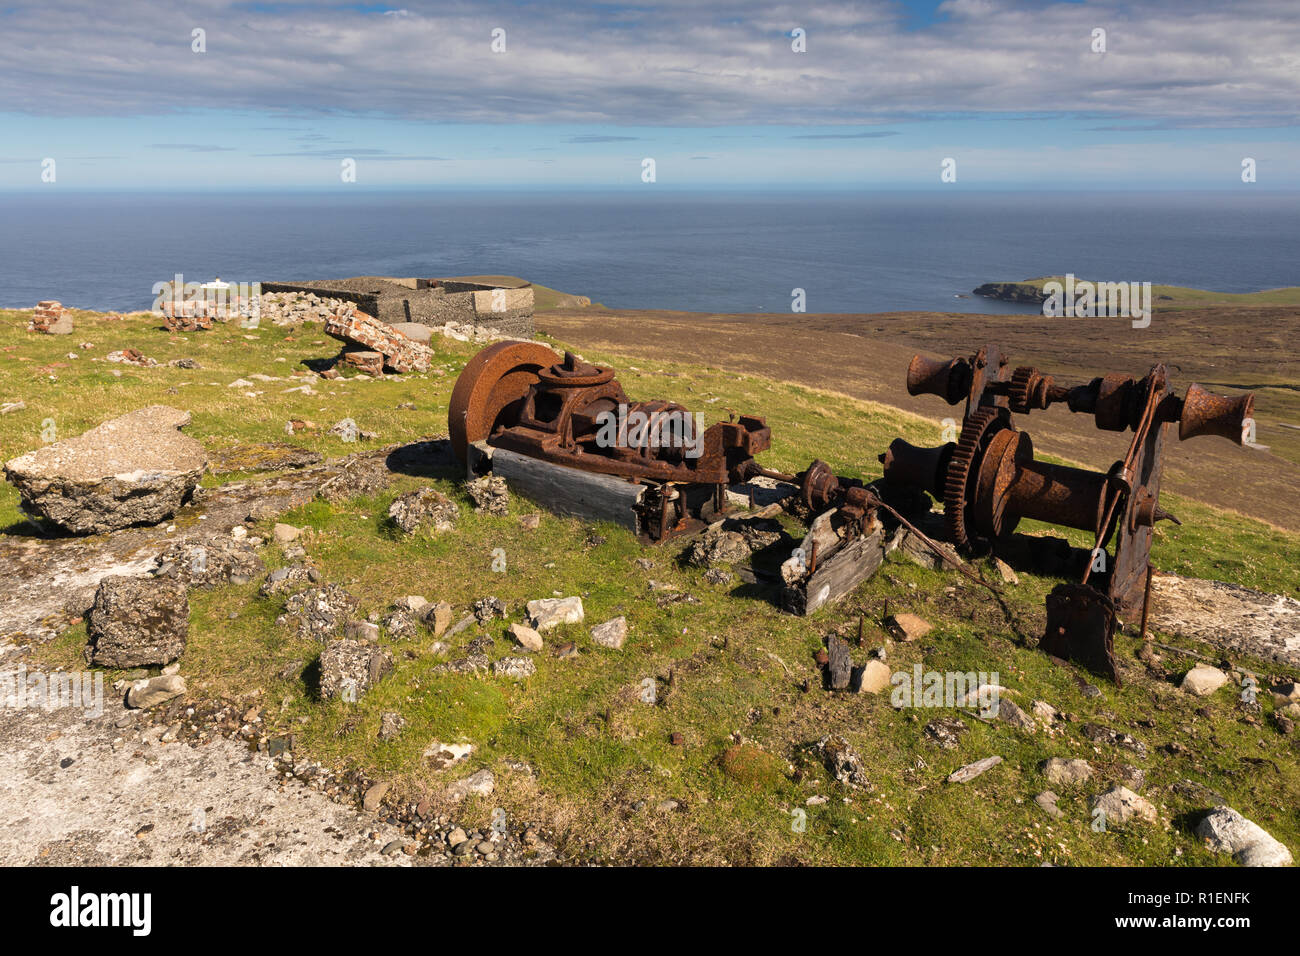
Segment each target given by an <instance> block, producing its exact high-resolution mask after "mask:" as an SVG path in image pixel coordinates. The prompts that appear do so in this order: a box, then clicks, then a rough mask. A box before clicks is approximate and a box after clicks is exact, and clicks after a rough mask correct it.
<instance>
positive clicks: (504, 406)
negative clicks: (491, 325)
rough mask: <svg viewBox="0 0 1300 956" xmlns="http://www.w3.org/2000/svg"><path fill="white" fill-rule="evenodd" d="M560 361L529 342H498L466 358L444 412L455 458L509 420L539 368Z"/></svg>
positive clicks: (516, 413)
mask: <svg viewBox="0 0 1300 956" xmlns="http://www.w3.org/2000/svg"><path fill="white" fill-rule="evenodd" d="M559 361H560V356H558V355H556V354H555V353H554V352H552V351H551V350H550V349H548V348H546V346H544V345H535V344H533V343H532V342H497V343H496V344H494V345H489V346H488V347H487V348H485V349H484V350H483V351H481V352H479V353H478V354H477V355H475V356H474V357H473V358H472V359H470V360H469V362H467V363H466V365H465V370H464V371H463V372H461V373H460V377H459V378H458V379H456V387H455V388H454V389H452V392H451V407H450V409H448V411H447V429H448V431H449V432H450V433H451V446H452V448H453V449H454V450H455V452H456V457H457V458H459V459H460V460H461V461H462V462H463V461H465V460H466V459H467V457H468V455H469V446H470V443H471V442H476V441H482V440H483V439H484V438H487V437H488V436H489V435H491V434H492V432H493V431H494V430H495V429H496V428H497V426H505V427H509V426H510V425H511V424H513V423H514V422H515V421H516V420H517V419H518V417H519V407H520V404H521V403H522V401H523V398H524V396H525V395H526V394H528V389H529V388H530V387H531V386H533V385H535V384H536V383H537V382H539V381H540V380H541V374H540V373H541V371H542V369H544V368H548V367H550V366H552V365H555V364H556V363H558V362H559Z"/></svg>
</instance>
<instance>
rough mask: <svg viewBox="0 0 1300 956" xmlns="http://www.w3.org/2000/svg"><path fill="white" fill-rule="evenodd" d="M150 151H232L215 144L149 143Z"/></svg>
mask: <svg viewBox="0 0 1300 956" xmlns="http://www.w3.org/2000/svg"><path fill="white" fill-rule="evenodd" d="M149 148H150V149H179V150H184V151H185V152H187V153H221V152H228V151H231V150H233V149H234V148H235V147H233V146H218V145H216V144H215V143H150V144H149Z"/></svg>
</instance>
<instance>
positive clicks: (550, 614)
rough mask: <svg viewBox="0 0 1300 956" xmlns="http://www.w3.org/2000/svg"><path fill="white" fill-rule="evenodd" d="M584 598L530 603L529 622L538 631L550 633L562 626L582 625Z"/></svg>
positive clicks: (545, 599) (553, 599)
mask: <svg viewBox="0 0 1300 956" xmlns="http://www.w3.org/2000/svg"><path fill="white" fill-rule="evenodd" d="M582 618H583V611H582V598H580V597H566V598H541V599H540V600H537V601H529V602H528V620H529V622H530V623H531V624H532V625H533V627H534V628H535V629H536V630H538V631H549V630H550V629H551V628H553V627H559V626H560V625H561V624H580V623H581V622H582Z"/></svg>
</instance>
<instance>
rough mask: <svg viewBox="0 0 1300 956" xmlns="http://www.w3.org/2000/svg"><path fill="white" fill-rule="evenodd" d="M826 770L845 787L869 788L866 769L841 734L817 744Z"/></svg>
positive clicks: (824, 738) (831, 736) (823, 739)
mask: <svg viewBox="0 0 1300 956" xmlns="http://www.w3.org/2000/svg"><path fill="white" fill-rule="evenodd" d="M817 749H818V750H819V751H821V755H822V760H823V761H824V762H825V764H826V769H827V770H829V771H830V772H831V774H832V775H833V776H834V777H835V779H836V780H838V781H839V782H840V783H842V784H844V785H845V786H846V787H869V786H871V783H870V782H869V781H868V780H867V771H866V768H865V767H864V766H863V765H862V758H861V757H860V756H858V753H857V751H856V750H854V749H853V748H852V747H851V746H849V741H848V739H847V738H846V737H844V736H843V735H842V734H831V735H829V736H827V737H823V738H822V739H821V740H819V741H818V742H817Z"/></svg>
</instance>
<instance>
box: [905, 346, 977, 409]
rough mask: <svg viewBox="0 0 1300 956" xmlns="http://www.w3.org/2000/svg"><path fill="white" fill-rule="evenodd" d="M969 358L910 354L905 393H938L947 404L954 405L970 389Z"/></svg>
mask: <svg viewBox="0 0 1300 956" xmlns="http://www.w3.org/2000/svg"><path fill="white" fill-rule="evenodd" d="M970 383H971V367H970V360H969V359H964V358H955V359H951V360H950V361H947V362H945V361H944V360H943V359H929V358H926V357H925V356H923V355H914V356H912V361H911V363H909V364H908V366H907V394H909V395H938V396H939V397H940V398H942V399H943V400H944V401H945V402H947V403H948V404H949V405H956V404H957V403H958V402H960V401H961V400H962V399H964V398H966V393H967V392H969V391H970Z"/></svg>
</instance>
